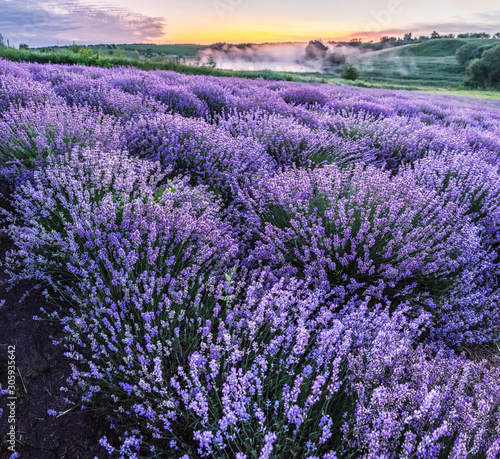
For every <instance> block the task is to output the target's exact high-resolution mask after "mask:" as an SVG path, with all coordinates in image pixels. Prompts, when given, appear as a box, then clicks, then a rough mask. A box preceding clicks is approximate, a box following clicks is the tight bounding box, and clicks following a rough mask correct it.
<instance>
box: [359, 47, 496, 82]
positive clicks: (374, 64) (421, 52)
mask: <svg viewBox="0 0 500 459" xmlns="http://www.w3.org/2000/svg"><path fill="white" fill-rule="evenodd" d="M471 42H472V43H481V44H485V45H487V44H491V43H500V42H499V41H498V40H480V39H435V40H429V41H426V42H423V43H418V44H415V45H406V46H400V47H398V48H391V49H386V50H382V51H375V52H372V53H365V54H361V55H358V56H352V57H351V58H350V62H351V63H353V64H354V65H355V66H356V67H357V68H358V69H359V71H360V77H361V79H363V80H365V81H368V82H383V83H389V84H405V85H411V86H424V87H433V86H439V87H443V86H444V87H447V86H448V87H457V86H459V85H461V84H462V82H463V80H464V78H465V72H464V70H463V69H462V68H461V67H460V66H459V65H458V64H457V61H456V59H455V53H456V51H457V49H458V48H460V47H461V46H463V45H465V44H467V43H471Z"/></svg>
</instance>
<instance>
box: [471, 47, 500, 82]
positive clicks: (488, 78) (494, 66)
mask: <svg viewBox="0 0 500 459" xmlns="http://www.w3.org/2000/svg"><path fill="white" fill-rule="evenodd" d="M466 85H468V86H472V87H478V86H479V87H499V86H500V45H497V46H495V47H492V48H490V49H488V50H487V51H485V52H484V53H483V54H482V57H481V58H477V59H474V60H472V61H471V62H470V63H469V65H468V66H467V80H466Z"/></svg>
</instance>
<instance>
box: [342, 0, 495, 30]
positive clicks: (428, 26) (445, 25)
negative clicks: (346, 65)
mask: <svg viewBox="0 0 500 459" xmlns="http://www.w3.org/2000/svg"><path fill="white" fill-rule="evenodd" d="M457 1H458V0H457ZM485 1H486V0H485ZM499 17H500V10H498V9H496V10H490V11H485V12H482V13H474V14H469V15H468V16H467V17H463V16H458V15H455V16H454V17H450V18H449V20H446V21H440V22H434V21H429V22H420V23H414V24H410V25H408V26H406V27H397V28H396V27H394V28H382V27H381V28H380V30H370V31H358V32H355V33H353V34H352V35H351V36H353V37H363V38H372V39H374V40H378V38H379V37H382V36H384V35H390V36H403V35H404V34H405V33H407V32H412V33H413V36H418V35H430V33H432V31H434V30H436V31H437V32H439V33H440V34H441V35H446V34H450V33H454V34H457V33H464V32H488V33H491V34H494V33H496V32H500V26H499V24H498V18H499Z"/></svg>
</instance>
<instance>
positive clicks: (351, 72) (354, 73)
mask: <svg viewBox="0 0 500 459" xmlns="http://www.w3.org/2000/svg"><path fill="white" fill-rule="evenodd" d="M340 76H341V78H343V79H344V80H351V81H354V80H357V79H358V78H359V71H358V69H357V68H356V67H354V65H352V64H347V65H346V66H345V67H344V70H343V71H342V75H340Z"/></svg>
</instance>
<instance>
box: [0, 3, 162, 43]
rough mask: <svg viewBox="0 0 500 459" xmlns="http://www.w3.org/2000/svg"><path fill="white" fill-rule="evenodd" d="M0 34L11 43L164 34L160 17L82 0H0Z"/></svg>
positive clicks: (116, 39) (138, 39)
mask: <svg viewBox="0 0 500 459" xmlns="http://www.w3.org/2000/svg"><path fill="white" fill-rule="evenodd" d="M0 11H1V14H0V33H2V34H3V36H4V37H5V38H7V39H9V40H10V42H11V43H12V44H19V43H27V44H29V45H30V46H47V45H54V44H60V45H66V44H69V43H71V42H73V41H76V42H80V43H131V42H134V43H141V42H150V41H154V40H157V39H159V38H161V37H163V36H164V35H165V21H164V19H163V18H158V17H150V16H145V15H143V14H140V13H135V12H133V11H131V10H129V9H127V8H123V7H120V6H115V5H112V4H109V3H103V2H92V3H88V2H84V1H82V0H64V1H49V2H47V1H43V0H0Z"/></svg>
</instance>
